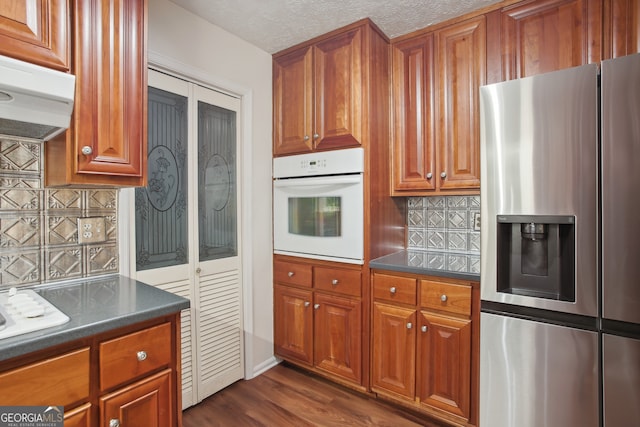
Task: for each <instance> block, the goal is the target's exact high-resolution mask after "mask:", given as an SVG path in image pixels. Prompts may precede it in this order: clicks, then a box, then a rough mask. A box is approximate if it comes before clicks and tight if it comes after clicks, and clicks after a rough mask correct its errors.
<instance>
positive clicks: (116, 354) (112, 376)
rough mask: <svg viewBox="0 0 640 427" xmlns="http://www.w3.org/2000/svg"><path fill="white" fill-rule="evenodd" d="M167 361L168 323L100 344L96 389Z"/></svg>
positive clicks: (124, 380)
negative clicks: (97, 386) (98, 380)
mask: <svg viewBox="0 0 640 427" xmlns="http://www.w3.org/2000/svg"><path fill="white" fill-rule="evenodd" d="M170 363H171V324H169V323H164V324H162V325H158V326H154V327H152V328H149V329H144V330H142V331H139V332H134V333H132V334H129V335H125V336H122V337H119V338H115V339H112V340H110V341H105V342H103V343H101V344H100V390H102V391H104V390H107V389H109V388H112V387H115V386H117V385H119V384H122V383H125V382H127V381H130V380H132V379H134V378H136V377H139V376H141V375H144V374H146V373H148V372H151V371H153V370H155V369H157V368H160V367H162V366H168V365H169V364H170Z"/></svg>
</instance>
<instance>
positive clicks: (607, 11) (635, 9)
mask: <svg viewBox="0 0 640 427" xmlns="http://www.w3.org/2000/svg"><path fill="white" fill-rule="evenodd" d="M603 9H604V10H603V12H602V13H603V17H604V20H603V34H604V38H603V59H610V58H617V57H619V56H625V55H631V54H632V53H638V52H640V2H638V1H637V0H604V7H603Z"/></svg>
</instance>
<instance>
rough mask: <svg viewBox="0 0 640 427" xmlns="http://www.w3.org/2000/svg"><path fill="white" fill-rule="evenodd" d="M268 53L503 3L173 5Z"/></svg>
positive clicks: (397, 31)
mask: <svg viewBox="0 0 640 427" xmlns="http://www.w3.org/2000/svg"><path fill="white" fill-rule="evenodd" d="M171 1H172V2H173V3H175V4H177V5H180V6H182V7H184V8H185V9H187V10H189V11H191V12H193V13H194V14H196V15H199V16H201V17H202V18H204V19H206V20H207V21H209V22H211V23H212V24H215V25H217V26H218V27H220V28H223V29H224V30H226V31H228V32H230V33H232V34H235V35H236V36H238V37H240V38H242V39H244V40H246V41H248V42H249V43H251V44H253V45H255V46H257V47H259V48H260V49H262V50H265V51H267V52H268V53H275V52H278V51H280V50H282V49H285V48H287V47H290V46H293V45H295V44H297V43H300V42H303V41H305V40H309V39H311V38H313V37H315V36H318V35H321V34H324V33H327V32H329V31H331V30H335V29H336V28H340V27H342V26H344V25H347V24H350V23H352V22H355V21H357V20H359V19H361V18H371V20H372V21H373V22H375V23H376V25H378V27H380V29H381V30H382V31H383V32H384V33H385V34H386V35H387V36H388V37H389V38H394V37H397V36H400V35H403V34H407V33H410V32H412V31H414V30H417V29H420V28H424V27H426V26H428V25H431V24H435V23H437V22H442V21H445V20H447V19H449V18H453V17H455V16H458V15H462V14H464V13H466V12H471V11H473V10H475V9H480V8H482V7H485V6H488V5H490V4H493V3H497V2H498V1H500V0H171Z"/></svg>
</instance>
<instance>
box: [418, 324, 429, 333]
mask: <svg viewBox="0 0 640 427" xmlns="http://www.w3.org/2000/svg"><path fill="white" fill-rule="evenodd" d="M420 330H421V331H422V332H427V331H428V330H429V328H427V326H426V325H423V326H422V328H420Z"/></svg>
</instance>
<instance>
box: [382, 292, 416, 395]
mask: <svg viewBox="0 0 640 427" xmlns="http://www.w3.org/2000/svg"><path fill="white" fill-rule="evenodd" d="M372 352H373V353H372V358H373V367H372V372H373V376H372V379H371V382H372V387H373V388H374V389H382V390H386V391H391V392H393V393H397V394H399V395H402V396H405V397H407V398H409V399H413V397H414V396H415V375H416V370H415V366H416V310H414V309H410V308H403V307H396V306H393V305H388V304H382V303H379V302H374V303H373V349H372Z"/></svg>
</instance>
